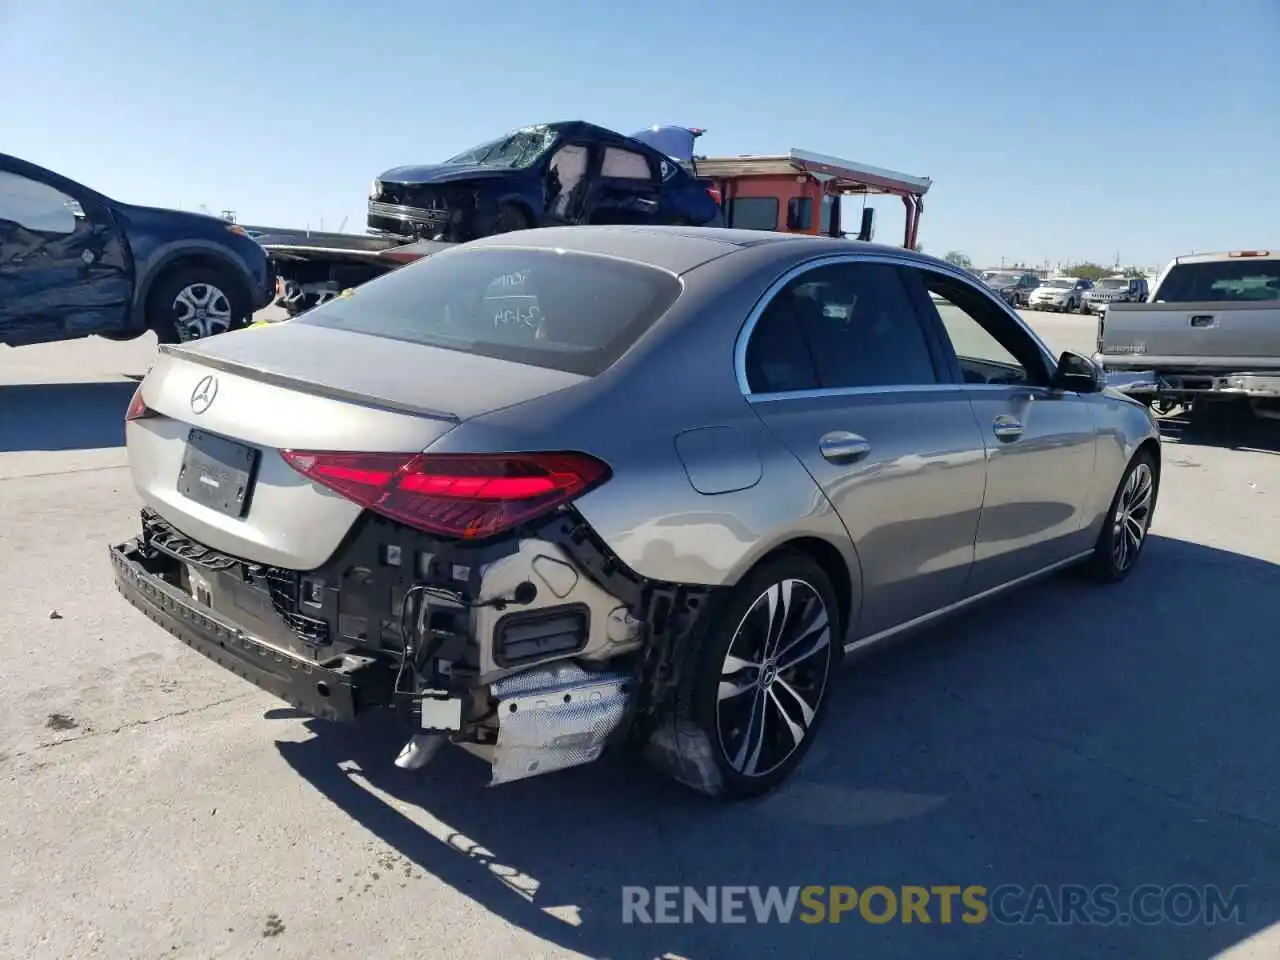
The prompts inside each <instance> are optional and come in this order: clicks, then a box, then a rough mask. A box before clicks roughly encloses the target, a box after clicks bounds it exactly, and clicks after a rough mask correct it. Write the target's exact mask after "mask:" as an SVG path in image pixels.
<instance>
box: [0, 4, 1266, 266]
mask: <svg viewBox="0 0 1280 960" xmlns="http://www.w3.org/2000/svg"><path fill="white" fill-rule="evenodd" d="M0 90H2V91H3V94H0V150H2V151H4V152H6V153H13V154H17V155H19V156H22V157H24V158H25V159H29V160H32V161H35V162H36V163H40V164H43V165H45V166H49V167H52V168H54V169H56V170H58V171H59V172H62V173H65V174H67V175H69V176H72V177H74V178H76V179H79V180H82V181H84V182H86V183H88V184H89V185H91V186H93V187H95V188H97V189H99V190H101V191H102V192H104V193H107V194H109V195H112V196H116V197H118V198H120V199H125V200H130V201H134V202H138V203H148V204H154V205H161V206H179V205H181V206H185V207H186V208H189V209H194V208H197V207H198V206H199V205H200V204H205V205H207V206H208V207H209V208H210V209H212V210H214V211H215V212H216V211H217V210H220V209H222V208H233V209H235V210H237V211H238V213H239V218H240V220H241V222H246V223H265V224H269V225H278V226H299V227H300V226H304V225H306V224H307V223H308V222H309V223H310V224H311V225H312V226H313V227H318V226H319V225H320V221H321V218H323V220H324V224H325V227H326V228H327V229H330V230H332V229H335V228H336V227H337V226H338V225H339V223H340V222H341V221H342V219H343V218H344V217H346V218H347V225H346V229H347V230H348V231H355V232H363V230H364V219H363V216H364V204H365V199H366V194H367V190H368V184H369V181H370V180H371V179H373V177H375V176H376V175H377V174H378V173H379V172H380V171H382V170H384V169H386V168H388V167H391V166H394V165H397V164H401V163H408V162H425V161H432V160H438V159H442V158H444V157H446V156H448V155H450V154H452V153H454V152H457V151H458V150H461V149H463V148H465V147H468V146H470V145H472V144H473V143H475V142H479V141H482V140H485V139H487V138H489V137H491V136H494V135H496V134H498V133H501V132H503V131H504V130H507V129H509V128H512V127H516V126H522V125H525V124H527V123H532V122H536V121H540V120H556V119H576V118H581V119H587V120H592V121H595V122H597V123H601V124H603V125H606V126H610V127H614V128H617V129H620V130H622V131H623V132H629V131H632V130H635V129H639V128H641V127H644V126H647V125H649V124H652V123H684V124H688V125H691V126H703V127H706V128H707V130H708V133H707V135H706V136H705V137H704V138H703V140H702V141H701V142H700V143H701V146H702V148H703V149H704V150H705V152H707V153H711V154H736V153H750V152H776V151H784V150H786V149H787V148H789V147H801V148H805V149H809V150H815V151H818V152H821V153H828V154H835V155H838V156H842V157H846V158H849V159H853V160H859V161H862V162H866V163H870V164H875V165H879V166H885V167H890V168H893V169H897V170H901V171H903V172H906V173H912V174H918V175H924V176H929V177H931V178H933V181H934V187H933V190H932V191H931V192H930V193H929V195H928V196H927V198H926V201H925V213H924V219H923V223H922V230H921V242H922V243H923V244H924V247H925V249H926V250H927V251H929V252H933V253H938V254H942V253H945V252H946V251H948V250H953V249H957V250H962V251H965V252H967V253H969V254H970V255H971V256H972V257H974V259H975V260H977V261H979V262H980V263H993V262H998V261H999V259H1000V258H1001V257H1002V256H1004V257H1008V258H1010V261H1011V262H1012V260H1013V259H1015V258H1023V259H1026V260H1029V261H1034V262H1039V261H1042V260H1044V258H1046V257H1048V258H1049V259H1050V260H1051V261H1057V260H1059V259H1067V260H1076V259H1081V258H1090V259H1101V260H1104V261H1109V260H1110V259H1111V258H1114V257H1115V255H1116V254H1117V253H1119V255H1120V257H1121V259H1122V260H1123V261H1125V262H1126V263H1129V262H1138V263H1141V264H1144V265H1154V264H1156V263H1157V262H1163V261H1164V260H1166V259H1167V258H1169V257H1171V256H1173V255H1176V254H1178V253H1180V252H1186V251H1189V250H1206V249H1231V248H1240V247H1249V246H1255V245H1261V246H1268V245H1269V246H1273V247H1274V246H1280V0H1216V2H1213V3H1210V2H1208V0H1106V2H1103V0H1080V2H1077V3H1072V4H1049V3H1043V4H1040V5H1035V4H1008V3H1003V2H997V0H969V2H967V3H964V2H957V0H891V2H889V3H884V4H878V3H872V2H866V3H859V2H853V0H809V2H806V3H792V4H777V3H762V2H753V0H745V2H744V0H738V2H732V3H730V2H722V0H704V2H703V3H700V4H691V3H688V2H687V0H686V2H673V0H645V2H643V3H622V2H612V3H610V2H600V0H543V2H540V3H532V2H523V3H515V2H511V0H487V2H476V3H466V2H463V3H453V2H449V3H432V2H424V0H408V2H394V3H393V2H390V0H361V2H358V3H325V2H321V0H254V2H249V0H212V2H206V0H177V2H168V3H166V2H162V0H113V2H111V3H94V2H92V0H0ZM884 206H885V209H884V210H883V212H882V214H881V220H880V224H879V228H878V231H877V237H878V239H887V240H889V241H890V242H900V237H901V233H900V229H901V221H902V211H901V204H899V203H898V202H897V201H893V202H892V204H886V205H884Z"/></svg>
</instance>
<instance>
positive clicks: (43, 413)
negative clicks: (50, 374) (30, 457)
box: [0, 377, 138, 453]
mask: <svg viewBox="0 0 1280 960" xmlns="http://www.w3.org/2000/svg"><path fill="white" fill-rule="evenodd" d="M137 387H138V383H137V380H135V379H134V378H132V377H130V378H128V379H124V380H103V381H99V382H95V383H33V384H10V385H0V453H15V452H18V451H23V450H92V449H98V448H102V447H121V446H124V414H125V411H126V410H127V409H128V408H129V400H130V398H131V397H132V396H133V391H134V390H136V389H137Z"/></svg>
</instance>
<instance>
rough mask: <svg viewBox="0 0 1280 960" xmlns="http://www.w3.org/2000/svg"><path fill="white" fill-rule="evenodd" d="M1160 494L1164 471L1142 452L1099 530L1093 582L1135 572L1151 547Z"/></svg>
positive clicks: (1131, 463)
mask: <svg viewBox="0 0 1280 960" xmlns="http://www.w3.org/2000/svg"><path fill="white" fill-rule="evenodd" d="M1144 477H1145V479H1144ZM1144 491H1145V493H1144ZM1159 493H1160V472H1159V470H1158V469H1157V467H1156V458H1155V457H1154V456H1152V454H1151V452H1150V451H1149V450H1140V451H1138V452H1137V453H1136V454H1134V456H1133V459H1132V460H1130V461H1129V466H1128V468H1127V469H1126V470H1125V472H1124V476H1122V477H1121V478H1120V483H1119V485H1118V486H1117V487H1116V492H1115V494H1114V495H1113V496H1112V498H1111V506H1110V507H1109V508H1108V509H1107V517H1106V519H1105V520H1104V521H1103V522H1102V529H1101V530H1099V531H1098V539H1097V542H1096V543H1095V544H1094V547H1093V556H1092V557H1090V558H1089V561H1088V568H1087V570H1088V573H1089V575H1090V577H1092V579H1094V580H1096V581H1098V582H1099V583H1119V582H1120V581H1121V580H1124V579H1125V578H1126V577H1128V576H1129V574H1131V573H1132V572H1133V569H1134V567H1136V566H1137V565H1138V561H1139V560H1140V559H1141V557H1142V550H1143V548H1144V547H1145V546H1146V545H1147V534H1148V532H1149V531H1150V529H1151V519H1152V517H1153V516H1154V515H1155V509H1156V500H1157V499H1158V497H1159ZM1144 497H1145V502H1146V503H1145V508H1142V509H1141V512H1139V510H1136V509H1135V508H1134V505H1135V504H1136V503H1138V502H1139V501H1140V500H1142V499H1143V498H1144ZM1135 537H1136V539H1137V543H1136V549H1135V544H1134V539H1135ZM1122 543H1123V544H1124V548H1122V547H1121V544H1122Z"/></svg>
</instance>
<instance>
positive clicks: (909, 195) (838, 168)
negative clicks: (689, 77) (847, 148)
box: [695, 148, 933, 249]
mask: <svg viewBox="0 0 1280 960" xmlns="http://www.w3.org/2000/svg"><path fill="white" fill-rule="evenodd" d="M695 162H696V164H697V171H698V175H699V176H702V177H710V178H712V179H715V180H730V181H732V180H736V179H739V178H749V177H777V176H800V177H804V176H807V177H812V178H813V179H814V180H816V181H818V182H820V183H821V184H822V189H823V193H825V194H826V195H828V196H832V197H841V196H863V197H866V196H895V197H901V198H902V203H903V206H905V207H906V228H905V230H904V231H903V246H905V247H907V248H908V249H911V248H914V247H915V245H916V242H917V238H918V236H919V232H920V215H921V213H923V212H924V195H925V194H926V193H928V191H929V188H930V187H931V186H933V181H932V180H930V179H929V178H928V177H916V176H912V175H910V174H906V173H899V172H897V171H894V170H887V169H885V168H883V167H874V166H871V165H870V164H865V163H857V162H854V161H852V160H842V159H841V158H839V157H831V156H827V155H825V154H821V153H814V152H812V151H809V150H797V149H794V148H793V149H791V150H789V151H788V152H787V153H785V154H771V155H764V156H741V157H700V158H698V159H697V160H696V161H695ZM726 199H727V198H726Z"/></svg>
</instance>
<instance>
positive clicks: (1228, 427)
mask: <svg viewBox="0 0 1280 960" xmlns="http://www.w3.org/2000/svg"><path fill="white" fill-rule="evenodd" d="M1158 422H1159V424H1160V434H1161V436H1163V437H1164V438H1165V439H1167V440H1173V441H1174V442H1177V443H1196V444H1202V445H1204V446H1207V447H1223V448H1226V449H1230V450H1242V451H1246V452H1251V453H1280V420H1276V419H1270V418H1266V417H1257V416H1254V415H1253V414H1251V413H1250V412H1249V411H1248V410H1235V411H1226V412H1221V413H1210V414H1209V415H1205V414H1198V415H1197V416H1194V417H1193V416H1192V415H1191V414H1190V413H1189V412H1188V411H1187V410H1186V408H1180V409H1179V410H1176V411H1174V412H1173V414H1172V415H1171V416H1167V417H1160V418H1159V421H1158Z"/></svg>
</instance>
